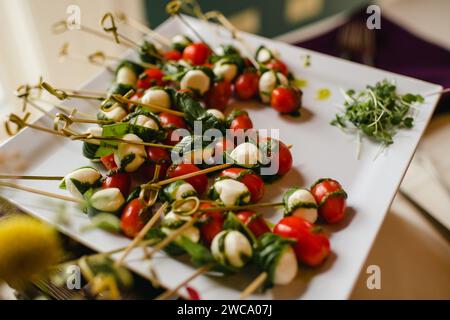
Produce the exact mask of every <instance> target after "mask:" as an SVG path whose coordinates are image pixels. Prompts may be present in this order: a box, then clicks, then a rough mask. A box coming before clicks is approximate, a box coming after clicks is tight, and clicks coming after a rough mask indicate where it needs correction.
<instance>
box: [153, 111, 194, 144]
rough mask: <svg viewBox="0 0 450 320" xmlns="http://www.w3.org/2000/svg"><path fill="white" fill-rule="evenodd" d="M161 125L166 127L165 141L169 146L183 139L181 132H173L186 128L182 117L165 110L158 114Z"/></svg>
mask: <svg viewBox="0 0 450 320" xmlns="http://www.w3.org/2000/svg"><path fill="white" fill-rule="evenodd" d="M159 121H160V123H161V126H162V127H163V128H165V129H166V132H167V138H166V140H165V143H166V144H168V145H171V146H174V145H176V144H177V143H178V142H180V141H181V139H183V136H182V135H181V134H177V133H174V131H175V130H176V129H187V124H186V121H184V119H183V118H182V117H179V116H176V115H173V114H171V113H167V112H161V113H160V114H159Z"/></svg>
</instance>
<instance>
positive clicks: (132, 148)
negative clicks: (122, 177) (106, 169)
mask: <svg viewBox="0 0 450 320" xmlns="http://www.w3.org/2000/svg"><path fill="white" fill-rule="evenodd" d="M122 139H124V140H127V141H133V142H142V139H141V138H139V137H138V136H137V135H135V134H132V133H129V134H126V135H125V136H123V138H122ZM130 155H134V158H133V159H132V160H131V161H128V163H126V164H125V167H124V168H123V169H124V170H125V171H126V172H134V171H136V170H137V169H139V167H140V166H141V165H142V164H143V163H144V161H145V159H146V158H147V152H146V151H145V147H144V146H142V145H137V144H129V143H125V142H121V143H119V145H118V146H117V150H116V151H115V152H114V161H115V162H116V164H117V165H118V166H119V168H122V161H123V160H124V159H125V158H127V157H130Z"/></svg>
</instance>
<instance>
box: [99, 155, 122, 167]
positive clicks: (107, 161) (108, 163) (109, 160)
mask: <svg viewBox="0 0 450 320" xmlns="http://www.w3.org/2000/svg"><path fill="white" fill-rule="evenodd" d="M100 161H101V163H102V164H103V165H104V166H105V168H106V169H107V170H114V169H117V168H118V166H117V164H116V162H115V161H114V153H111V154H109V155H107V156H104V157H101V158H100Z"/></svg>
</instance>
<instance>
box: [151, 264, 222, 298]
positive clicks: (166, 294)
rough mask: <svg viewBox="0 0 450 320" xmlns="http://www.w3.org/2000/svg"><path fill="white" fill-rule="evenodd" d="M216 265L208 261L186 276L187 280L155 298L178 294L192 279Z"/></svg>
mask: <svg viewBox="0 0 450 320" xmlns="http://www.w3.org/2000/svg"><path fill="white" fill-rule="evenodd" d="M213 266H214V264H212V263H208V264H206V265H204V266H202V267H200V268H198V269H197V270H196V271H195V272H194V273H193V274H191V275H190V276H189V277H188V278H186V279H185V280H183V282H181V283H180V284H178V285H177V286H176V287H175V288H172V289H169V290H166V291H165V292H163V293H162V294H161V295H159V296H158V297H156V298H155V300H167V299H169V298H171V297H172V296H174V295H176V294H177V293H178V291H179V290H180V289H181V288H183V287H184V286H185V285H187V284H188V283H189V282H191V281H192V280H194V279H195V278H197V277H198V276H200V275H202V274H204V273H206V272H208V271H209V270H211V268H212V267H213Z"/></svg>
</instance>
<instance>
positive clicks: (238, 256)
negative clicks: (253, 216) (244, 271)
mask: <svg viewBox="0 0 450 320" xmlns="http://www.w3.org/2000/svg"><path fill="white" fill-rule="evenodd" d="M223 237H225V238H224V239H222V238H223ZM221 243H223V247H221ZM211 252H212V254H213V256H214V258H215V259H216V260H217V261H218V262H220V263H223V264H227V265H228V264H229V265H231V266H232V267H235V268H242V267H243V266H244V265H245V264H246V263H247V261H248V260H249V259H250V258H251V256H252V254H253V250H252V245H251V244H250V241H248V239H247V238H246V237H245V236H244V235H243V234H242V233H240V232H239V231H235V230H224V231H222V232H220V233H219V234H217V235H216V236H215V237H214V239H213V241H212V244H211Z"/></svg>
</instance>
